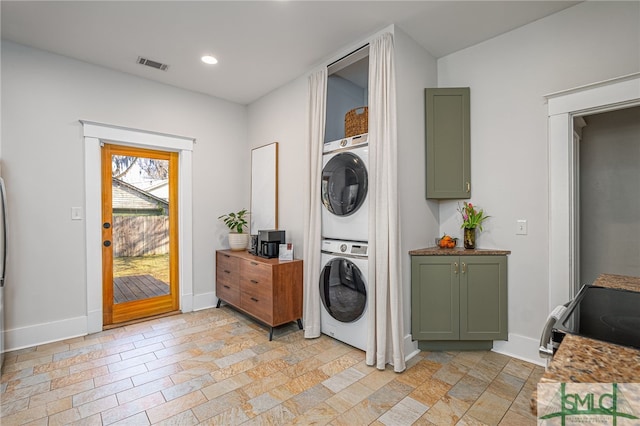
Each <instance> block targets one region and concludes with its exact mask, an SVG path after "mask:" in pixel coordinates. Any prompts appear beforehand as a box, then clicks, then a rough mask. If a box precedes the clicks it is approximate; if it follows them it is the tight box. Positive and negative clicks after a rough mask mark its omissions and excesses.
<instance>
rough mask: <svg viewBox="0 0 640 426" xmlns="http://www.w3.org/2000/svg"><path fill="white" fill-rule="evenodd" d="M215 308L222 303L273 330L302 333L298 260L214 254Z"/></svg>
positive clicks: (300, 274) (299, 265) (300, 285)
mask: <svg viewBox="0 0 640 426" xmlns="http://www.w3.org/2000/svg"><path fill="white" fill-rule="evenodd" d="M216 295H217V297H218V304H217V307H218V308H219V307H220V303H221V302H222V301H224V302H225V303H227V304H229V305H231V306H233V307H234V308H236V309H238V310H240V311H242V312H244V313H246V314H249V315H250V316H252V317H254V318H255V319H257V320H259V321H260V322H262V323H264V324H266V325H268V326H269V327H270V330H269V340H271V339H272V338H273V327H276V326H279V325H282V324H286V323H288V322H292V321H297V323H298V327H300V329H302V260H290V261H280V260H278V259H265V258H262V257H259V256H254V255H252V254H249V253H248V252H246V251H231V250H218V251H216Z"/></svg>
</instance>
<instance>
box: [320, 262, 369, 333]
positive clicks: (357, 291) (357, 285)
mask: <svg viewBox="0 0 640 426" xmlns="http://www.w3.org/2000/svg"><path fill="white" fill-rule="evenodd" d="M320 298H321V299H322V304H323V305H324V307H325V309H326V310H327V312H328V313H329V314H330V315H331V316H332V317H333V318H335V319H336V320H338V321H340V322H354V321H356V320H358V319H359V318H360V317H361V316H362V314H363V313H364V311H365V308H366V306H367V289H366V286H365V282H364V279H363V277H362V272H360V269H358V267H357V266H356V265H355V264H354V263H353V262H351V261H350V260H349V259H345V258H334V259H332V260H330V261H329V262H328V263H327V264H326V265H325V267H324V268H323V269H322V272H321V273H320Z"/></svg>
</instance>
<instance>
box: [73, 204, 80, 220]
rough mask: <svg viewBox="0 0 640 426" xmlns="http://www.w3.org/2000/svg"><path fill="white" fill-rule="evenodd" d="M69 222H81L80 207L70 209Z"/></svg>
mask: <svg viewBox="0 0 640 426" xmlns="http://www.w3.org/2000/svg"><path fill="white" fill-rule="evenodd" d="M71 220H82V207H71Z"/></svg>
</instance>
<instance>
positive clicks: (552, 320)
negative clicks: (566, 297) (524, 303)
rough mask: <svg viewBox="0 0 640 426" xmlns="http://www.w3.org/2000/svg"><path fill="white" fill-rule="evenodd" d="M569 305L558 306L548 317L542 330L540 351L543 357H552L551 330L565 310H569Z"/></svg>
mask: <svg viewBox="0 0 640 426" xmlns="http://www.w3.org/2000/svg"><path fill="white" fill-rule="evenodd" d="M567 305H568V304H567ZM567 305H560V306H556V307H555V309H554V310H553V311H551V313H550V314H549V317H548V318H547V322H546V324H545V325H544V329H543V330H542V336H540V347H539V348H538V353H539V354H540V356H541V357H543V358H551V357H552V356H553V345H552V344H551V332H552V331H553V326H554V325H555V324H556V321H558V318H560V317H561V316H562V314H563V313H564V311H566V310H567Z"/></svg>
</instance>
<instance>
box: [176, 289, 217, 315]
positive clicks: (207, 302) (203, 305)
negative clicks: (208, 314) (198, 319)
mask: <svg viewBox="0 0 640 426" xmlns="http://www.w3.org/2000/svg"><path fill="white" fill-rule="evenodd" d="M217 303H218V298H217V297H216V294H215V293H214V292H212V291H210V292H209V293H201V294H196V295H194V296H193V303H192V309H191V310H193V311H201V310H203V309H209V308H213V307H215V306H216V304H217ZM182 312H188V311H185V310H184V309H183V310H182Z"/></svg>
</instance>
